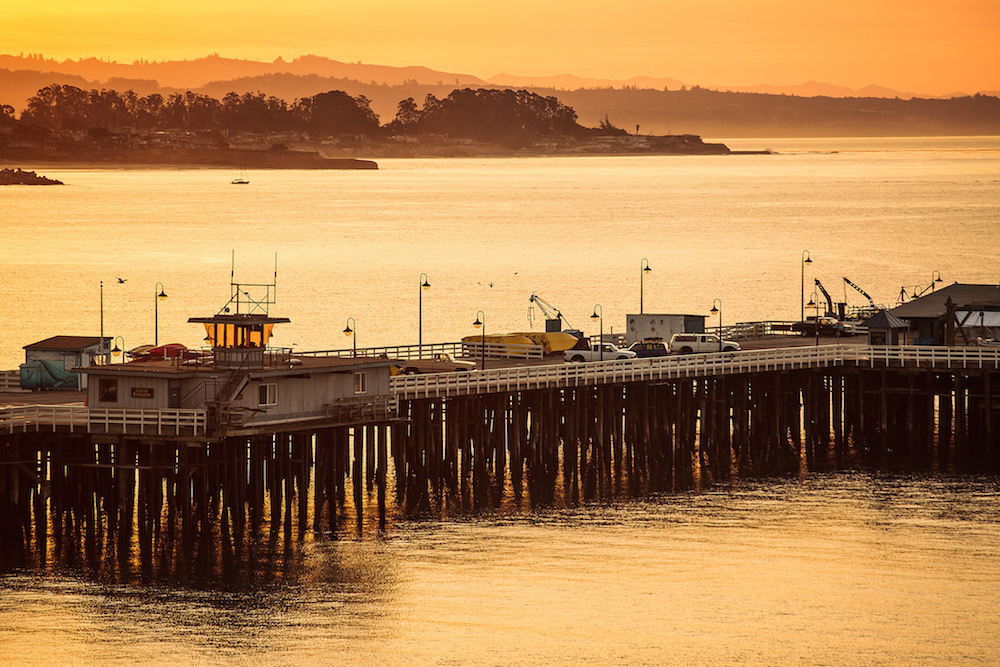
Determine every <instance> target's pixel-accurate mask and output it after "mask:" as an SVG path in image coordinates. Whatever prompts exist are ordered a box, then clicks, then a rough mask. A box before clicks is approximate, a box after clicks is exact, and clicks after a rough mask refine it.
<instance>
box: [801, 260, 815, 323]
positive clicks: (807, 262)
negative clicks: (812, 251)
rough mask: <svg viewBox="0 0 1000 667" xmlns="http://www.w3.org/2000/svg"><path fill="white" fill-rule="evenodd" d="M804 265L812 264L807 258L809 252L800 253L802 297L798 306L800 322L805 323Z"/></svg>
mask: <svg viewBox="0 0 1000 667" xmlns="http://www.w3.org/2000/svg"><path fill="white" fill-rule="evenodd" d="M806 264H812V259H810V258H809V251H808V250H803V251H802V297H801V298H800V299H799V305H800V306H802V318H801V320H800V321H802V322H805V321H806V307H805V302H806Z"/></svg>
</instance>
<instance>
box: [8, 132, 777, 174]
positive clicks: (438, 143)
mask: <svg viewBox="0 0 1000 667" xmlns="http://www.w3.org/2000/svg"><path fill="white" fill-rule="evenodd" d="M772 152H773V151H771V150H770V149H763V150H731V149H730V148H729V147H728V146H726V145H725V144H722V143H708V142H704V141H702V139H701V137H699V136H696V135H671V136H663V137H656V136H635V135H626V136H617V137H603V138H598V139H592V140H567V139H561V140H555V139H554V140H552V141H548V142H538V143H535V144H531V145H528V146H517V147H512V146H501V145H498V144H488V143H481V142H476V141H472V140H467V139H450V138H447V137H437V136H432V137H426V138H422V139H421V140H419V141H412V140H410V141H398V140H379V139H373V140H357V139H352V140H349V141H348V140H344V141H327V142H299V143H294V144H291V145H287V146H285V145H282V148H281V149H274V148H270V149H262V148H259V147H254V148H210V147H204V146H176V147H155V148H140V149H123V148H117V147H116V148H107V147H103V146H74V147H72V148H69V149H63V150H55V151H54V150H51V149H47V148H41V147H19V148H5V149H0V167H10V168H14V167H23V166H24V165H31V166H33V167H43V168H53V167H56V168H67V167H70V168H73V167H76V168H82V167H87V168H98V169H100V168H109V169H129V168H135V169H149V168H154V169H155V168H163V169H192V168H245V169H252V170H260V169H378V163H377V162H376V160H377V159H381V158H384V159H405V158H436V157H440V158H462V157H467V158H488V157H597V156H641V155H720V156H725V155H769V154H771V153H772ZM357 155H364V156H366V157H365V158H358V157H355V156H357Z"/></svg>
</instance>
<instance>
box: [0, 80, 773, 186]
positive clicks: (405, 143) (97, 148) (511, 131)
mask: <svg viewBox="0 0 1000 667" xmlns="http://www.w3.org/2000/svg"><path fill="white" fill-rule="evenodd" d="M398 107H399V108H398V110H397V113H396V117H395V118H394V119H393V120H392V121H390V122H388V123H385V124H381V123H380V122H379V118H378V116H377V115H376V114H375V113H374V112H373V111H372V110H371V108H370V106H369V100H368V99H367V98H365V97H364V96H359V97H356V98H355V97H351V96H350V95H348V94H347V93H345V92H343V91H339V90H333V91H329V92H326V93H320V94H318V95H314V96H313V97H309V98H301V99H296V100H295V102H294V103H293V104H288V103H287V102H285V101H284V100H279V99H277V98H273V97H271V98H265V97H264V96H263V94H257V95H251V94H244V95H242V96H240V95H237V94H236V93H230V94H227V95H225V96H224V97H223V98H222V99H221V100H218V99H215V98H211V97H207V96H204V95H198V94H195V93H191V92H188V93H187V94H185V95H180V94H176V95H171V96H170V97H169V98H164V97H162V96H161V95H159V94H151V95H148V96H146V97H138V96H137V95H135V93H134V92H132V91H131V90H130V91H127V92H125V93H119V92H118V91H114V90H101V91H97V90H92V91H84V90H81V89H79V88H75V87H73V86H61V85H56V84H53V85H51V86H46V87H45V88H42V89H41V90H39V91H38V93H37V94H36V95H35V96H34V97H32V98H31V99H30V100H29V101H28V105H27V108H26V109H25V110H24V111H23V112H22V113H21V114H20V118H16V117H15V115H14V113H13V112H12V111H11V110H10V107H7V111H6V112H5V113H4V114H2V115H0V164H2V163H4V162H6V163H7V164H22V165H23V164H28V163H30V164H34V165H39V164H60V165H67V164H90V165H108V166H124V165H136V166H140V165H162V166H187V167H229V168H233V167H238V166H240V165H242V166H243V167H245V168H248V169H377V168H378V165H377V164H376V163H375V162H373V161H372V160H358V159H356V157H355V156H358V155H363V156H365V157H370V158H379V157H480V156H523V155H529V156H530V155H608V154H617V155H627V154H660V155H664V154H669V155H729V154H733V153H734V151H730V150H729V148H728V147H726V146H725V145H723V144H721V143H710V142H705V141H703V140H702V139H701V137H700V136H698V135H695V134H669V135H651V134H640V133H639V129H640V128H639V126H636V131H635V133H634V134H632V133H631V132H628V131H626V130H625V129H622V128H620V127H616V126H615V125H614V124H613V123H612V121H611V120H610V118H609V117H608V116H607V115H605V117H604V118H603V119H601V120H600V122H599V124H598V126H597V127H585V126H583V125H581V124H580V123H579V122H577V115H576V112H575V111H574V110H573V108H572V107H569V106H567V105H565V104H563V103H562V102H560V101H559V100H558V99H556V98H555V97H551V96H550V97H542V96H540V95H537V94H535V93H529V92H527V91H523V90H519V91H514V90H493V89H482V88H481V89H477V90H471V89H463V90H453V91H452V92H451V93H450V94H449V95H448V96H447V97H445V98H443V99H437V98H436V97H434V96H433V95H428V96H427V97H426V98H425V99H424V100H423V106H422V108H421V107H420V106H418V104H417V102H416V101H414V100H413V98H407V99H405V100H402V101H400V102H399V105H398ZM761 152H766V151H761Z"/></svg>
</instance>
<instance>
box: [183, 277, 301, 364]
mask: <svg viewBox="0 0 1000 667" xmlns="http://www.w3.org/2000/svg"><path fill="white" fill-rule="evenodd" d="M234 273H235V271H234ZM277 281H278V266H277V257H275V268H274V282H271V283H237V282H236V280H235V275H233V276H232V277H231V278H230V284H229V301H227V302H226V305H224V306H223V307H222V308H221V309H220V310H219V312H218V313H217V314H216V315H215V316H213V317H192V318H190V319H188V322H193V323H198V324H204V325H205V334H206V335H205V342H206V343H208V344H209V345H210V346H211V347H212V352H213V356H214V357H215V367H216V368H218V369H220V370H237V369H245V370H250V369H256V368H263V367H264V361H265V360H264V353H265V350H267V344H268V341H270V339H271V333H272V330H273V329H274V325H275V324H284V323H287V322H289V321H290V320H289V319H288V318H287V317H271V316H270V315H269V314H268V308H269V307H270V306H271V305H272V304H273V303H274V302H275V297H276V293H277ZM289 352H290V351H289Z"/></svg>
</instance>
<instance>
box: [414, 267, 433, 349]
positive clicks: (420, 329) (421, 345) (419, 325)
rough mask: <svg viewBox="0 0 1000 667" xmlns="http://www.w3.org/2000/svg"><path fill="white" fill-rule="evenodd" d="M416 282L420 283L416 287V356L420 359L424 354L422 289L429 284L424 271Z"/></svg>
mask: <svg viewBox="0 0 1000 667" xmlns="http://www.w3.org/2000/svg"><path fill="white" fill-rule="evenodd" d="M417 282H418V284H419V285H420V287H418V288H417V293H418V294H419V295H420V307H419V311H418V318H419V321H418V322H417V331H418V333H417V358H418V359H420V358H422V357H423V356H424V290H425V289H427V288H429V287H430V286H431V284H430V283H429V282H427V274H426V273H421V274H420V278H418V279H417Z"/></svg>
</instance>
